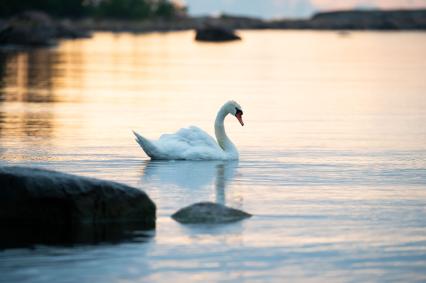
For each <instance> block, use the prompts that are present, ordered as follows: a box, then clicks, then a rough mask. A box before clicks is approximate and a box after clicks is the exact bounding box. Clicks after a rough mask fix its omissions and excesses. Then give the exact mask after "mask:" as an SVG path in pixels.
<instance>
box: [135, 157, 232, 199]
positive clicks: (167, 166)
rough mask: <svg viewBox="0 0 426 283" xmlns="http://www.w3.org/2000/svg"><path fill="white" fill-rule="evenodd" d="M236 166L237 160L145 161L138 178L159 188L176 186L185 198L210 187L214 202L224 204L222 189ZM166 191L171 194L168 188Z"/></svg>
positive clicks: (223, 190) (196, 196)
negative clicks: (187, 194)
mask: <svg viewBox="0 0 426 283" xmlns="http://www.w3.org/2000/svg"><path fill="white" fill-rule="evenodd" d="M237 166H238V161H235V160H234V161H147V163H146V165H145V168H144V169H143V176H142V181H143V183H144V184H145V185H146V184H148V185H150V186H155V187H159V188H164V187H170V186H173V187H175V188H176V187H177V188H179V189H183V190H185V191H189V193H190V195H189V197H194V198H198V197H200V196H203V192H204V191H205V190H206V189H207V190H208V189H209V188H211V187H212V186H214V189H215V191H214V194H215V201H216V202H217V203H220V204H226V194H225V190H226V187H227V186H228V185H229V183H230V182H231V181H232V180H233V179H234V176H235V171H236V168H237ZM208 191H209V190H208ZM168 193H172V192H171V191H170V189H168ZM194 193H196V195H195V194H194ZM204 197H205V196H204ZM203 200H204V201H206V200H207V199H203Z"/></svg>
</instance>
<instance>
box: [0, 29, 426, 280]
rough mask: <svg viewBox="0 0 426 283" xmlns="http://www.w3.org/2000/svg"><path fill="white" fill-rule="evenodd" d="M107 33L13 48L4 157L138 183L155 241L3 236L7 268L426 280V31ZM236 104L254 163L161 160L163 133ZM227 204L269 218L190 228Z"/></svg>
mask: <svg viewBox="0 0 426 283" xmlns="http://www.w3.org/2000/svg"><path fill="white" fill-rule="evenodd" d="M241 35H242V37H243V38H244V40H243V41H241V42H235V43H228V44H208V43H196V42H194V41H193V34H192V33H191V32H179V33H169V34H146V35H132V34H110V33H98V34H95V36H94V37H93V38H92V39H84V40H76V41H65V42H62V43H61V44H60V45H59V46H58V47H57V48H51V49H38V50H34V51H31V52H23V51H22V52H10V51H9V52H4V51H2V52H1V53H0V164H2V165H15V164H19V165H30V166H37V167H44V168H49V169H55V170H60V171H65V172H70V173H75V174H80V175H85V176H92V177H99V178H105V179H109V180H114V181H119V182H124V183H126V184H129V185H133V186H136V187H138V188H141V189H143V190H145V191H146V192H147V193H148V194H149V195H150V196H151V197H152V198H153V199H154V201H155V202H156V203H157V206H158V222H157V230H156V232H155V233H153V234H152V235H151V237H148V238H147V239H145V240H143V241H137V240H135V241H123V242H119V243H117V242H116V243H114V244H109V243H104V244H96V245H72V246H69V245H60V246H46V245H35V246H33V247H32V248H19V249H3V250H1V251H0V274H1V276H0V281H1V282H58V283H61V282H107V283H108V282H169V281H170V279H171V278H173V281H174V282H211V281H229V282H233V281H247V282H265V281H267V282H285V281H298V282H425V281H426V268H425V266H426V126H425V125H426V93H425V90H426V79H425V74H426V56H425V50H426V34H425V33H376V32H355V33H350V34H349V35H347V36H342V35H339V34H336V33H334V32H293V31H259V32H258V31H247V32H241ZM229 99H235V100H237V101H238V102H239V103H240V104H241V105H242V107H243V110H244V118H245V122H246V125H245V126H244V127H241V126H240V125H239V123H238V122H237V120H236V119H233V118H228V119H227V121H226V127H227V131H228V134H229V136H230V137H231V139H232V140H233V141H234V143H235V144H236V145H237V147H238V148H239V150H240V155H241V156H240V161H239V162H218V161H214V162H184V161H170V162H152V161H149V160H148V158H147V157H146V156H145V155H144V153H143V152H142V150H141V149H140V148H139V147H138V146H137V144H136V143H135V142H134V140H133V137H132V133H131V130H132V129H134V130H137V131H139V132H140V133H142V134H144V135H145V136H147V137H150V138H156V137H158V136H159V135H161V134H162V133H169V132H174V131H176V130H177V129H179V128H180V127H183V126H188V125H197V126H199V127H201V128H203V129H205V130H206V131H207V132H209V133H213V120H214V117H215V114H216V111H217V109H218V108H219V107H220V106H221V105H222V104H223V103H224V102H225V101H227V100H229ZM206 200H210V201H216V202H219V203H225V204H226V205H229V206H232V207H236V208H240V209H243V210H245V211H247V212H250V213H252V214H254V217H253V218H251V219H249V220H246V221H243V222H240V223H235V224H227V225H217V226H205V225H195V226H194V225H192V226H191V225H189V226H184V225H181V224H178V223H176V222H174V221H173V220H172V219H171V218H170V215H171V214H172V213H174V212H175V211H176V210H177V209H179V208H182V207H184V206H186V205H189V204H192V203H194V202H197V201H206Z"/></svg>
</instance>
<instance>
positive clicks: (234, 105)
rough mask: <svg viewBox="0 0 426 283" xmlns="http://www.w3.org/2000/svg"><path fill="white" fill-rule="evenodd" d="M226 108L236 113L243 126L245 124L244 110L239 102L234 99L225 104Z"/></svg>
mask: <svg viewBox="0 0 426 283" xmlns="http://www.w3.org/2000/svg"><path fill="white" fill-rule="evenodd" d="M224 110H225V111H226V112H228V113H229V114H232V115H234V116H235V117H236V118H237V119H238V122H240V124H241V126H244V122H243V110H242V108H241V106H240V105H239V104H238V103H237V102H235V101H233V100H230V101H228V102H227V103H225V105H224Z"/></svg>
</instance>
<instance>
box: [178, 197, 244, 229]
mask: <svg viewBox="0 0 426 283" xmlns="http://www.w3.org/2000/svg"><path fill="white" fill-rule="evenodd" d="M248 217H251V214H249V213H246V212H244V211H241V210H238V209H234V208H230V207H226V206H224V205H222V204H218V203H212V202H199V203H195V204H192V205H190V206H187V207H184V208H182V209H180V210H178V211H177V212H176V213H175V214H173V215H172V218H173V219H174V220H176V221H178V222H181V223H188V224H190V223H194V224H195V223H227V222H234V221H239V220H242V219H245V218H248Z"/></svg>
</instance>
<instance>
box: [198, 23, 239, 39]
mask: <svg viewBox="0 0 426 283" xmlns="http://www.w3.org/2000/svg"><path fill="white" fill-rule="evenodd" d="M195 40H198V41H211V42H222V41H232V40H241V38H240V37H239V36H238V35H236V34H235V33H234V31H233V30H231V29H227V28H223V27H212V26H210V27H205V28H200V29H197V31H196V35H195Z"/></svg>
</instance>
